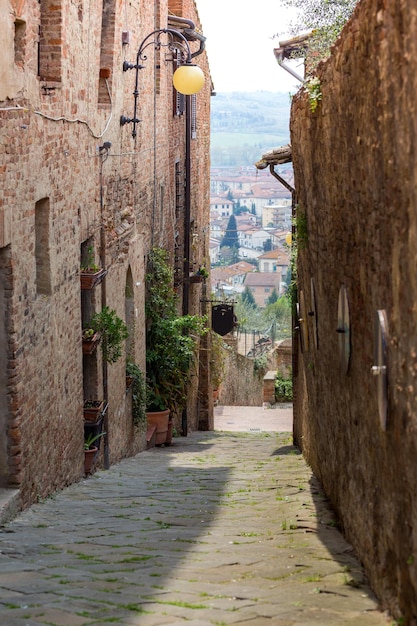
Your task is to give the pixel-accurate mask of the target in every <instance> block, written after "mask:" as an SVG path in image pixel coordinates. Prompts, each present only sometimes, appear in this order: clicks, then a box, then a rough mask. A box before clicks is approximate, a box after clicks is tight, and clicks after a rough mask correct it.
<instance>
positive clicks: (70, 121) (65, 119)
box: [0, 78, 113, 139]
mask: <svg viewBox="0 0 417 626" xmlns="http://www.w3.org/2000/svg"><path fill="white" fill-rule="evenodd" d="M105 81H106V87H107V92H108V95H109V99H110V106H111V107H113V102H112V98H111V93H110V87H109V83H108V81H107V78H106V79H105ZM0 111H25V112H27V113H33V114H34V115H39V116H40V117H43V118H44V119H46V120H50V121H52V122H67V123H68V124H84V125H85V126H86V127H87V129H88V131H89V132H90V134H91V135H92V137H94V139H101V137H103V136H104V134H105V133H106V132H107V130H108V128H109V125H110V122H111V120H112V118H113V111H112V110H111V111H110V116H109V118H108V120H107V122H106V124H105V126H104V130H103V131H102V132H101V133H100V134H99V135H98V134H96V133H95V132H94V131H93V129H92V128H91V126H90V124H89V123H88V122H87V121H86V120H82V119H80V118H78V117H77V118H74V119H70V118H68V117H65V116H63V115H60V116H59V117H54V116H52V115H47V114H46V113H42V111H37V110H36V109H31V108H30V107H22V106H20V104H16V106H14V107H4V108H3V107H2V108H0Z"/></svg>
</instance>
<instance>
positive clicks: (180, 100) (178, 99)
mask: <svg viewBox="0 0 417 626" xmlns="http://www.w3.org/2000/svg"><path fill="white" fill-rule="evenodd" d="M180 65H181V52H180V51H179V50H176V52H175V56H174V72H175V70H176V69H177V68H178V67H179V66H180ZM173 94H174V115H176V116H179V115H183V114H184V111H185V96H184V94H182V93H180V92H179V91H177V90H176V89H174V90H173Z"/></svg>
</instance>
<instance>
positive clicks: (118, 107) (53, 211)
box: [0, 0, 211, 506]
mask: <svg viewBox="0 0 417 626" xmlns="http://www.w3.org/2000/svg"><path fill="white" fill-rule="evenodd" d="M168 15H169V16H170V17H168ZM166 28H172V29H175V30H177V31H180V32H181V33H182V36H180V37H177V36H174V37H173V41H174V42H176V43H177V44H179V43H183V38H186V39H187V41H188V45H189V47H190V50H191V52H192V53H193V54H195V57H193V58H194V62H196V63H197V64H198V65H200V67H201V68H202V69H203V71H204V73H205V76H206V82H205V85H204V87H203V89H202V91H201V92H200V93H198V94H197V95H196V96H195V97H194V96H181V95H180V94H178V93H177V92H176V91H175V90H174V88H173V86H172V74H173V70H174V69H175V67H176V65H177V64H178V63H180V62H181V60H183V56H182V55H183V52H182V50H183V49H182V48H181V47H180V46H178V45H177V46H175V45H174V48H172V47H171V48H169V47H166V46H164V45H163V46H161V47H157V48H156V49H155V45H150V46H149V47H147V49H146V57H147V58H146V59H142V60H141V63H142V64H143V66H144V68H143V69H141V70H139V71H138V85H137V91H138V93H139V96H138V102H137V110H136V112H134V101H133V96H132V92H133V91H134V90H135V69H126V70H125V71H124V68H123V62H124V61H128V62H131V63H133V64H135V63H136V61H137V59H136V55H137V52H138V49H139V45H140V43H141V42H142V41H143V40H144V39H145V38H146V37H147V36H148V35H149V34H150V33H152V32H153V31H157V30H159V29H166ZM167 37H168V35H167V34H164V35H163V36H161V42H164V43H165V42H167V41H168V39H167ZM154 39H155V36H152V37H151V38H150V39H149V41H153V40H154ZM0 41H1V43H2V50H3V63H2V65H1V68H0V172H1V175H2V190H1V193H0V225H1V227H0V246H1V247H0V302H1V306H2V316H1V322H0V337H1V343H2V361H3V367H2V368H1V372H2V373H1V375H0V378H1V381H0V398H1V400H0V401H1V406H2V410H1V412H0V413H1V417H0V486H1V487H3V488H8V487H14V488H15V489H17V491H18V494H19V496H18V497H19V502H20V505H21V506H27V505H28V504H30V503H32V502H34V501H35V500H37V499H38V498H41V497H45V496H46V495H48V494H49V493H51V492H52V491H53V490H55V489H57V488H61V487H63V486H64V485H66V484H69V483H71V482H73V481H76V480H78V479H79V478H80V477H81V476H82V475H83V473H84V470H83V459H84V454H83V439H84V432H83V425H84V421H83V405H84V401H85V400H86V399H87V398H105V399H106V400H107V404H108V408H107V412H106V430H107V436H106V439H107V440H106V445H105V446H103V448H102V449H103V451H102V454H101V457H100V459H99V463H101V464H104V465H110V464H112V463H114V462H116V461H118V460H119V459H121V458H122V457H124V456H128V455H131V454H134V453H136V452H138V451H140V450H141V449H143V448H144V445H145V438H144V432H143V429H138V428H135V426H134V425H133V423H132V412H131V397H130V395H129V393H126V385H125V366H126V358H127V356H130V357H132V358H133V359H134V361H135V362H136V363H137V364H138V365H139V366H140V367H141V369H142V370H143V371H144V369H145V356H146V354H145V337H144V328H145V314H144V303H145V289H144V284H145V269H146V258H147V254H148V252H149V250H150V249H151V248H152V247H153V246H161V247H163V248H166V249H167V250H168V251H169V252H170V257H171V259H172V263H173V265H174V267H175V271H176V274H175V275H176V286H177V288H178V293H179V298H180V302H182V305H183V309H184V310H185V311H187V312H190V313H200V312H201V304H200V299H201V289H202V287H201V285H190V284H189V282H188V274H189V273H191V272H192V271H193V269H194V268H195V267H199V266H200V264H204V263H205V264H207V260H208V259H209V242H208V234H207V233H208V228H207V224H208V219H209V218H208V207H209V183H208V182H205V181H207V180H208V178H209V177H208V172H209V132H210V93H211V84H210V77H209V71H208V64H207V58H206V54H205V52H204V37H203V35H202V29H201V25H200V23H199V21H198V14H197V9H196V6H195V3H194V1H193V0H175V1H174V0H155V1H152V2H147V1H145V0H141V1H139V2H137V3H134V4H129V5H126V6H123V7H122V5H121V3H119V2H117V1H116V0H104V1H103V3H95V2H92V1H91V0H77V1H76V2H70V3H69V2H65V1H64V0H54V2H52V1H51V0H40V1H38V0H6V1H5V2H3V3H2V5H1V7H0ZM122 116H124V117H125V118H130V119H132V118H137V119H138V120H139V119H140V121H138V122H137V123H136V124H133V123H132V122H127V123H125V124H124V125H122V124H121V118H122ZM134 126H135V127H136V128H135V130H136V133H135V137H133V136H132V130H133V129H134V128H133V127H134ZM203 174H204V175H203ZM191 200H192V201H191ZM190 237H192V241H193V246H192V247H191V245H190ZM89 257H91V258H92V259H93V260H94V262H95V264H97V265H99V266H101V267H103V268H104V269H105V276H104V278H103V280H102V281H101V282H100V284H98V285H97V286H96V287H95V288H94V289H91V290H81V289H80V266H81V265H82V264H83V263H86V262H87V259H88V258H89ZM184 259H185V260H184ZM104 306H108V307H109V308H110V309H111V310H114V311H115V312H116V314H117V315H118V317H120V318H121V319H122V320H123V321H124V322H125V323H126V324H127V326H128V329H129V337H128V339H127V341H126V342H125V344H124V346H123V355H122V358H120V359H119V360H118V361H117V362H116V363H115V364H109V365H108V366H106V365H104V366H103V360H102V355H101V351H100V350H97V351H96V352H95V353H94V354H92V355H85V354H83V350H82V341H81V332H82V328H83V326H85V325H88V321H89V319H90V317H91V316H92V315H93V314H94V313H95V312H97V311H100V310H101V309H102V308H103V307H104ZM197 378H198V377H197ZM195 387H196V388H195V389H193V391H192V393H191V395H190V399H189V407H188V408H189V410H188V416H189V428H190V430H192V429H196V428H198V423H199V416H198V401H197V394H198V384H196V386H195Z"/></svg>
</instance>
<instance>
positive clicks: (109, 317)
mask: <svg viewBox="0 0 417 626" xmlns="http://www.w3.org/2000/svg"><path fill="white" fill-rule="evenodd" d="M90 328H91V329H92V330H93V331H95V332H98V333H100V337H101V348H102V351H103V359H104V360H105V361H107V362H108V363H115V362H116V361H117V360H118V359H119V358H120V357H121V356H122V346H123V341H124V340H125V339H127V337H128V335H129V332H128V330H127V326H126V324H125V323H124V322H123V320H122V319H120V317H118V316H117V314H116V311H114V310H113V309H110V308H109V307H108V306H104V307H103V308H102V310H101V311H99V312H98V313H95V314H94V315H93V317H92V318H91V320H90Z"/></svg>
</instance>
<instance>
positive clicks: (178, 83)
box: [172, 65, 204, 96]
mask: <svg viewBox="0 0 417 626" xmlns="http://www.w3.org/2000/svg"><path fill="white" fill-rule="evenodd" d="M172 82H173V83H174V87H175V89H176V90H177V91H179V93H182V94H184V95H185V96H191V95H193V94H194V93H197V92H198V91H200V89H201V88H202V87H203V85H204V74H203V70H202V69H201V68H200V67H198V65H180V67H179V68H178V69H176V70H175V72H174V75H173V77H172Z"/></svg>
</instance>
